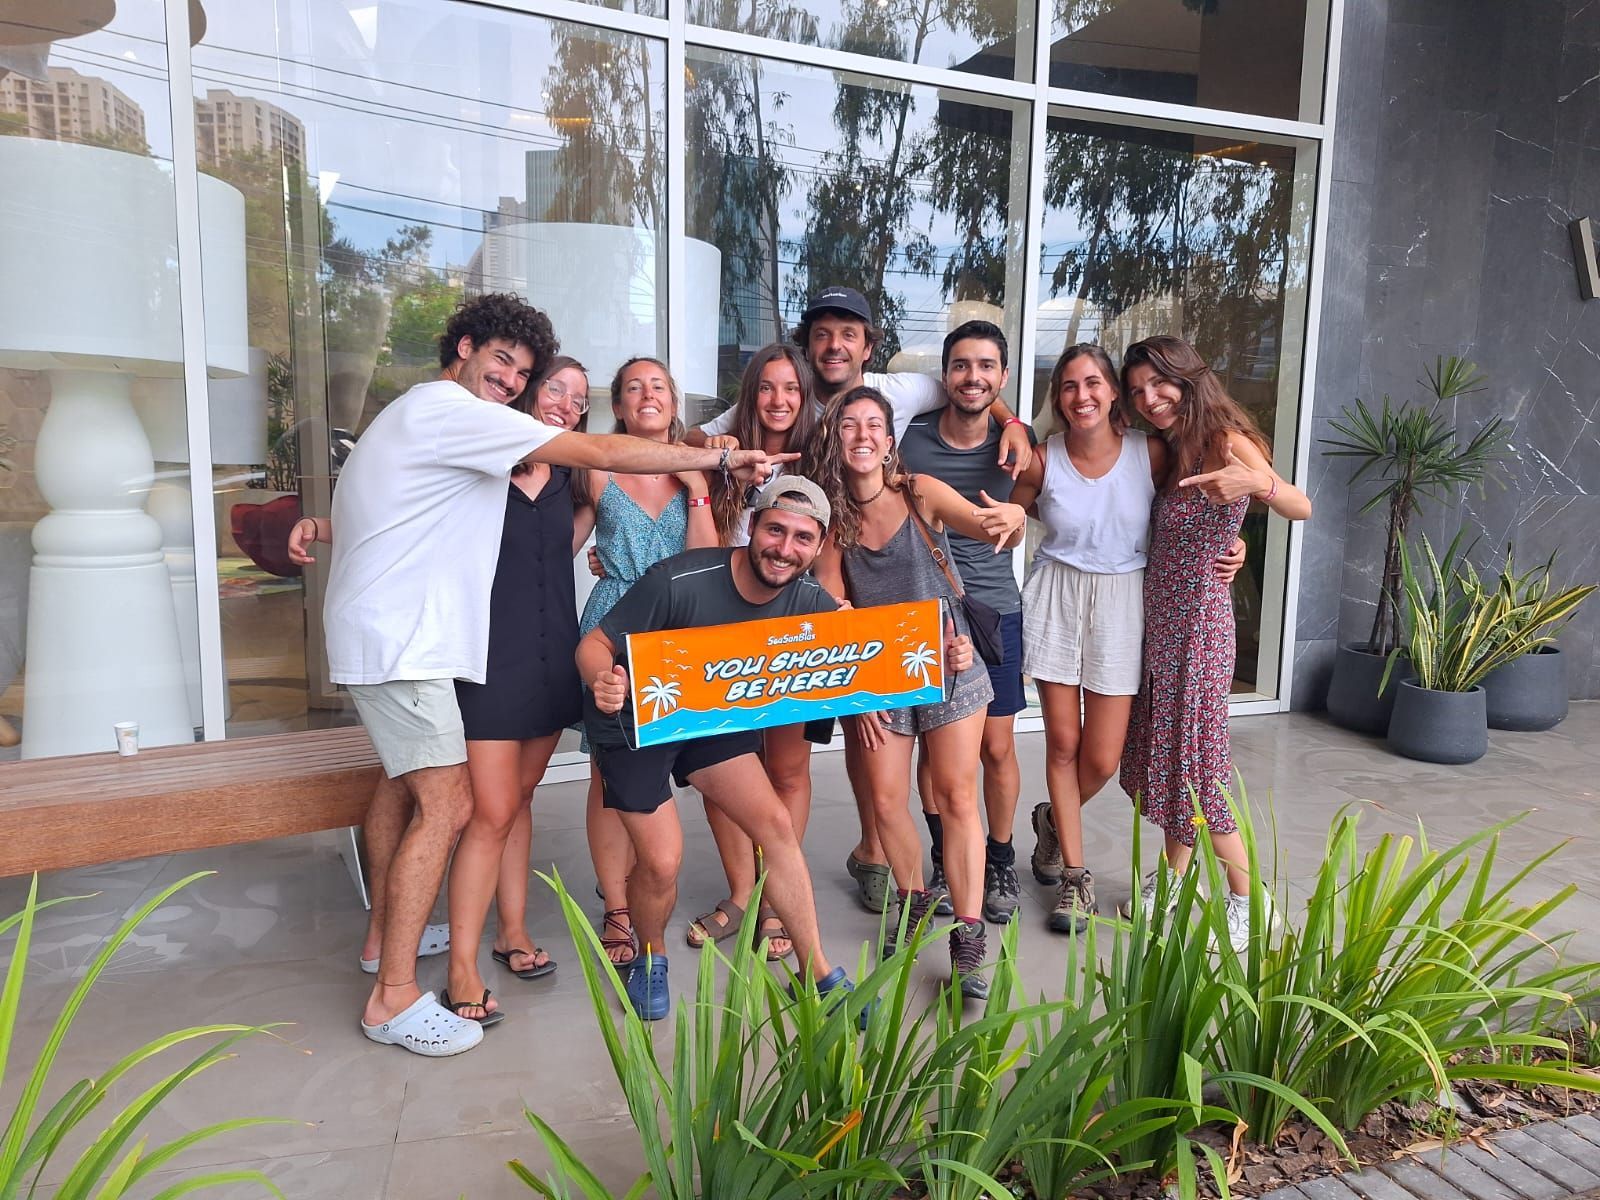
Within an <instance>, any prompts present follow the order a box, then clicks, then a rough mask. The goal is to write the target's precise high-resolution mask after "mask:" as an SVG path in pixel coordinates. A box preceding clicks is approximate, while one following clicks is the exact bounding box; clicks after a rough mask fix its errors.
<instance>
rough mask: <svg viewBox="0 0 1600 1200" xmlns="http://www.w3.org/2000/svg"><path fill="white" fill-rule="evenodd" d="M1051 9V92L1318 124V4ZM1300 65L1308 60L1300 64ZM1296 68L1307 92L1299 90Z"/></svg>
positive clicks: (1207, 1)
mask: <svg viewBox="0 0 1600 1200" xmlns="http://www.w3.org/2000/svg"><path fill="white" fill-rule="evenodd" d="M1053 5H1054V20H1053V21H1052V24H1051V43H1050V84H1051V86H1052V87H1062V88H1075V89H1078V90H1080V91H1086V92H1104V93H1106V94H1108V95H1112V96H1131V97H1135V98H1137V99H1140V100H1160V101H1165V102H1167V103H1169V104H1193V105H1196V106H1198V107H1201V108H1214V109H1221V110H1225V111H1228V112H1244V113H1256V114H1259V115H1261V116H1266V117H1283V118H1287V119H1291V120H1293V119H1300V120H1306V121H1315V120H1318V119H1319V114H1320V112H1321V104H1320V100H1319V88H1320V80H1321V77H1322V63H1321V61H1320V59H1321V54H1322V45H1323V39H1322V36H1321V31H1322V29H1323V28H1324V27H1325V26H1326V23H1327V4H1326V0H1053ZM1308 12H1309V20H1310V22H1311V24H1310V28H1311V29H1312V31H1313V37H1312V39H1311V42H1310V45H1309V46H1308V45H1307V37H1306V30H1307V27H1308V26H1307V21H1308ZM1308 57H1309V58H1311V59H1313V60H1314V61H1312V62H1310V63H1306V62H1305V60H1306V59H1307V58H1308ZM1303 64H1304V70H1305V74H1306V76H1307V79H1306V81H1305V82H1306V83H1307V84H1308V85H1309V86H1308V87H1304V88H1303V87H1302V79H1301V73H1302V65H1303Z"/></svg>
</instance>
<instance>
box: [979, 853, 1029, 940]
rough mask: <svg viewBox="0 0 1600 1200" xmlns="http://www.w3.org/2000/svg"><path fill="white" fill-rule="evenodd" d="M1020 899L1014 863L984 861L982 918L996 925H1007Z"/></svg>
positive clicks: (1014, 914) (1020, 894)
mask: <svg viewBox="0 0 1600 1200" xmlns="http://www.w3.org/2000/svg"><path fill="white" fill-rule="evenodd" d="M1021 901H1022V887H1021V885H1020V884H1018V883H1017V868H1016V864H1015V863H993V862H991V863H985V864H984V866H983V919H984V920H985V921H993V922H994V923H995V924H996V925H1009V924H1010V923H1011V918H1012V917H1014V916H1016V913H1017V905H1018V904H1019V903H1021Z"/></svg>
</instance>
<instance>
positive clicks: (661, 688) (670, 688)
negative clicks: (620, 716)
mask: <svg viewBox="0 0 1600 1200" xmlns="http://www.w3.org/2000/svg"><path fill="white" fill-rule="evenodd" d="M682 694H683V693H682V691H681V690H680V689H679V687H678V685H677V683H676V682H672V683H662V682H661V676H659V675H652V676H650V682H649V683H647V684H645V686H644V690H643V691H642V692H640V693H639V695H640V698H641V699H643V700H644V702H645V703H646V704H648V705H650V707H651V708H653V709H655V711H654V712H653V713H651V714H650V719H651V720H652V721H659V720H660V719H661V714H662V713H666V712H671V711H672V710H673V709H675V708H677V707H678V698H679V696H681V695H682Z"/></svg>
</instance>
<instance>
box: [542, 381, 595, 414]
mask: <svg viewBox="0 0 1600 1200" xmlns="http://www.w3.org/2000/svg"><path fill="white" fill-rule="evenodd" d="M544 390H545V391H547V392H549V393H550V399H552V400H555V401H557V402H559V403H563V404H565V405H566V406H567V407H568V408H570V409H571V410H572V411H573V412H574V413H576V414H577V415H578V416H580V417H581V416H583V414H584V413H586V412H588V411H589V397H587V396H579V395H577V394H576V393H574V392H573V390H572V389H571V388H569V387H568V386H567V385H566V384H564V383H562V382H561V381H560V380H559V379H546V380H545V381H544Z"/></svg>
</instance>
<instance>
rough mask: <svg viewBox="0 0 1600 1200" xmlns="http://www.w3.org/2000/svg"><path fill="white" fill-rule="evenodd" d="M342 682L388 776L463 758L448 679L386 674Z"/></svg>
mask: <svg viewBox="0 0 1600 1200" xmlns="http://www.w3.org/2000/svg"><path fill="white" fill-rule="evenodd" d="M345 687H346V690H348V691H349V693H350V699H352V700H354V701H355V702H356V712H357V713H359V714H360V716H361V724H362V725H364V726H366V729H367V736H368V737H370V738H371V739H372V748H373V749H374V750H376V751H377V752H378V761H379V762H381V763H382V764H383V773H384V774H385V775H387V776H388V777H389V778H390V779H395V778H398V777H399V776H401V775H407V774H410V773H411V772H412V771H420V770H421V769H422V768H423V767H453V766H455V765H456V764H458V763H464V762H466V761H467V735H466V731H465V730H464V729H463V728H462V725H461V709H460V708H459V707H458V706H457V704H456V681H455V680H454V679H391V680H389V681H388V682H386V683H351V684H346V685H345Z"/></svg>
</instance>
